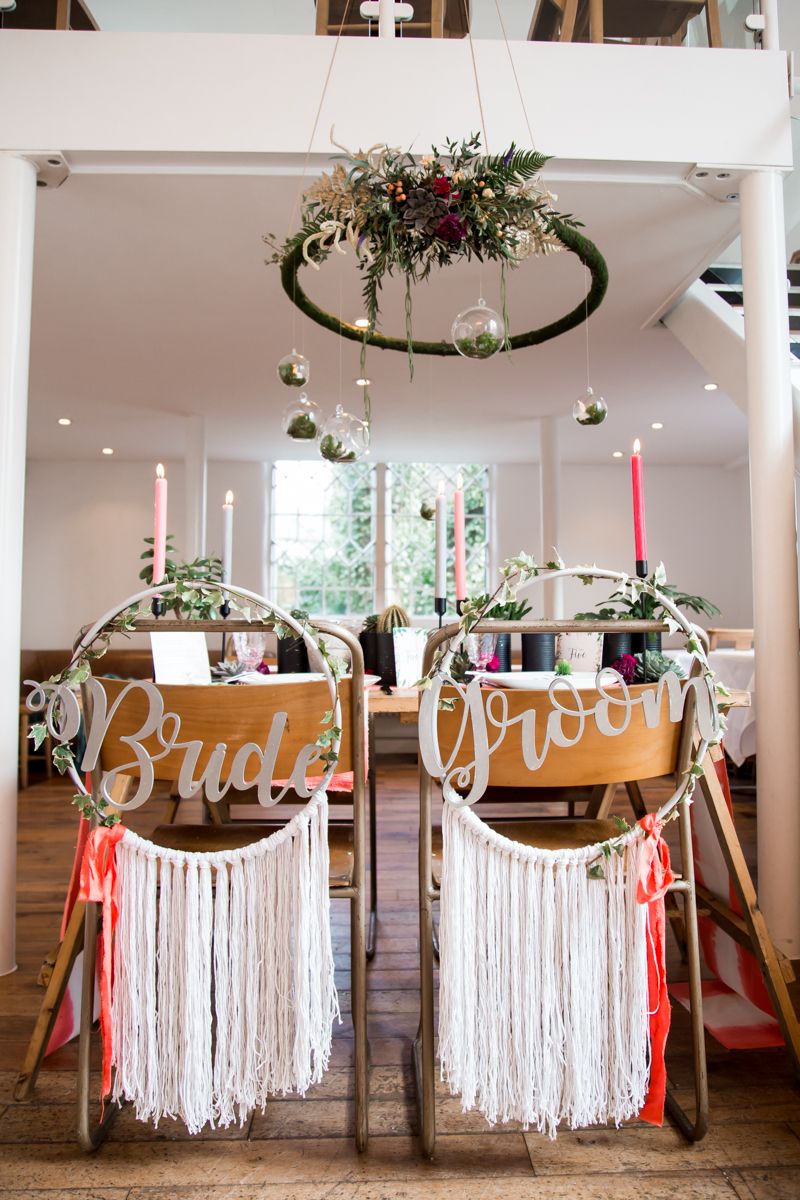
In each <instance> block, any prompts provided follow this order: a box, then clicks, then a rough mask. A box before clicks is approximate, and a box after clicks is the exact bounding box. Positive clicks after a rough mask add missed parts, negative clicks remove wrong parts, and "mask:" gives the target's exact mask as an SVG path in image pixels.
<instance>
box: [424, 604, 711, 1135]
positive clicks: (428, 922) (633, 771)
mask: <svg viewBox="0 0 800 1200" xmlns="http://www.w3.org/2000/svg"><path fill="white" fill-rule="evenodd" d="M628 624H629V623H625V627H627V626H628ZM650 624H653V623H650ZM635 625H636V628H637V629H641V628H642V623H641V622H637V623H635ZM499 627H500V626H499V625H498V623H497V622H491V629H492V631H494V630H496V629H498V628H499ZM502 627H503V629H504V630H505V629H507V630H508V631H509V632H530V631H531V630H532V629H534V628H535V629H536V630H537V631H541V630H543V629H546V628H547V625H546V623H543V622H537V623H536V624H535V626H534V625H531V623H530V622H503V623H502ZM622 627H623V626H621V625H620V624H619V623H618V624H617V626H616V628H618V629H620V628H622ZM653 627H655V626H653ZM476 628H477V629H478V630H481V629H482V628H483V627H482V626H480V625H479V626H477V627H476ZM485 628H486V630H487V631H488V630H489V625H488V624H487V625H486V626H485ZM551 628H553V626H551ZM559 628H561V629H563V628H564V623H563V622H562V623H561V624H560V626H559ZM457 629H458V627H457V626H450V627H449V628H445V629H443V630H440V631H437V632H436V633H434V634H433V635H432V636H431V638H430V640H429V642H428V647H427V651H426V668H425V669H426V670H427V669H429V668H430V665H431V663H432V662H433V655H434V652H435V650H436V649H437V647H438V646H439V645H440V644H441V643H442V642H444V641H446V640H447V639H448V638H451V637H453V636H454V634H455V633H456V632H457ZM654 686H655V685H653V684H646V685H635V686H632V687H631V689H630V690H631V694H632V695H633V696H637V695H640V694H641V693H642V691H644V690H646V689H648V688H652V687H654ZM489 694H490V693H489V691H488V690H484V694H483V699H484V704H485V702H486V698H487V697H488V695H489ZM506 694H507V699H508V706H509V719H513V716H515V715H517V714H519V713H520V712H523V711H527V710H531V709H533V710H535V711H536V712H537V714H542V716H541V717H540V718H539V722H538V723H537V728H541V722H543V721H544V720H546V714H547V713H549V712H550V711H551V709H552V705H551V702H550V700H549V697H548V695H547V693H546V692H526V691H517V690H511V691H508V692H507V693H506ZM443 695H445V693H443ZM581 695H582V697H585V701H586V705H587V707H588V706H589V705H591V704H593V702H594V699H595V698H596V693H593V692H585V693H584V692H582V693H581ZM687 708H689V715H687V718H686V720H685V721H684V724H683V725H679V724H673V723H671V722H670V721H669V720H668V719H667V716H666V709H665V708H664V709H662V719H661V721H660V722H659V724H658V725H657V726H656V727H655V728H653V729H650V728H648V727H647V726H646V725H645V723H644V718H643V713H642V709H641V708H640V707H637V708H635V709H634V710H633V712H632V715H631V721H630V724H629V726H628V728H627V729H626V730H625V732H623V733H621V734H619V735H618V736H615V737H607V736H603V735H602V734H601V733H600V732H599V731H598V729H597V728H596V726H595V724H594V721H593V719H591V718H589V719H588V720H587V723H586V728H585V731H584V733H583V737H582V738H581V740H580V741H579V742H578V743H577V744H576V745H574V746H572V747H571V748H568V749H562V748H559V747H557V746H551V747H550V750H549V753H548V755H547V757H546V758H545V760H544V762H543V764H542V766H541V767H540V768H539V769H538V770H537V771H534V772H531V771H529V770H528V769H527V768H526V767H525V765H524V763H523V761H522V754H521V743H520V727H519V726H518V725H517V726H512V727H511V728H509V730H508V732H507V733H506V736H505V738H504V740H503V742H502V743H501V745H500V747H499V748H498V749H496V750H495V752H494V754H493V755H492V756H491V758H490V765H489V789H488V790H487V795H489V796H490V798H491V800H493V801H494V800H496V799H497V798H498V796H502V794H503V793H506V794H507V795H508V798H509V800H511V801H512V802H513V803H518V802H520V801H521V800H523V799H524V800H527V801H530V800H531V799H534V800H535V799H536V794H537V793H538V792H542V791H543V790H546V789H551V788H553V787H558V788H563V787H573V786H580V785H586V784H591V785H593V787H595V788H596V789H597V791H596V793H595V796H596V799H595V802H594V803H593V804H592V805H591V806H590V809H591V816H590V817H589V818H588V819H587V818H584V819H579V820H571V819H560V820H547V819H535V818H532V817H531V815H530V813H528V814H527V815H523V816H522V817H519V818H518V817H515V818H513V819H510V820H508V821H507V822H504V823H503V824H502V827H500V824H499V822H497V821H495V820H494V819H490V820H488V824H489V825H490V826H492V827H493V828H494V827H497V828H498V829H499V831H500V832H502V833H503V834H504V835H505V836H506V837H509V838H511V839H512V840H514V841H517V842H521V843H523V844H525V845H531V846H537V847H544V848H547V849H568V848H579V847H584V846H590V845H593V844H595V843H597V842H601V841H605V840H607V839H608V838H611V837H614V836H616V835H617V833H618V830H617V827H616V825H615V824H614V823H613V822H612V821H610V820H608V819H607V818H608V811H609V808H610V805H611V801H612V798H613V793H614V790H615V789H616V787H617V785H618V784H620V783H623V784H625V785H626V787H627V789H628V793H629V796H630V798H631V802H632V804H633V806H634V810H635V812H636V815H637V817H639V816H641V815H644V812H645V811H646V810H645V807H644V802H643V799H642V795H641V791H640V790H639V781H640V780H642V779H650V778H654V777H657V776H665V775H670V774H673V773H676V774H679V773H683V772H685V770H686V769H687V766H688V761H689V754H690V751H691V724H692V722H691V706H690V705H688V706H687ZM461 715H462V714H461V712H459V711H458V706H457V708H456V710H455V711H452V712H447V711H442V712H441V713H440V714H439V745H440V747H441V751H442V755H443V757H444V758H447V755H448V750H449V749H450V750H451V749H452V746H453V745H454V744H455V743H454V739H455V737H456V734H457V731H458V725H459V723H460V720H461ZM564 724H565V733H566V735H567V736H571V735H572V734H573V733H574V730H575V728H577V724H576V722H573V721H571V720H570V719H569V718H566V719H565V722H564ZM570 725H572V726H573V728H572V729H571V728H570ZM473 757H474V754H473V751H472V738H471V734H469V733H468V734H467V735H466V736H465V737H464V741H463V743H462V746H461V750H460V751H459V755H458V758H457V759H456V760H455V762H454V763H453V764H452V765H453V766H455V765H457V764H458V763H460V762H464V763H469V762H470V761H471V760H472V758H473ZM432 795H433V780H432V778H431V776H430V775H429V774H428V773H427V771H426V770H425V768H424V766H423V765H421V766H420V841H419V888H420V893H419V895H420V974H421V1010H420V1025H419V1031H418V1034H417V1039H416V1041H415V1044H414V1066H415V1073H416V1077H417V1096H418V1103H419V1108H420V1127H421V1134H422V1148H423V1152H424V1153H425V1154H426V1155H427V1156H429V1157H430V1156H432V1155H433V1153H434V1150H435V1143H436V1116H435V1071H434V993H433V964H434V947H433V933H434V905H435V904H436V902H437V900H438V899H439V896H440V885H441V865H442V864H441V836H440V834H438V833H437V832H436V831H434V829H433V826H432ZM479 803H481V802H479ZM680 844H681V859H682V869H683V878H681V879H678V880H676V882H675V884H674V885H673V888H672V890H673V891H675V892H680V894H681V895H682V897H683V923H684V928H685V936H686V946H687V959H688V971H689V985H690V995H691V1019H692V1049H693V1056H694V1069H695V1099H696V1111H695V1115H694V1118H690V1117H688V1116H687V1114H686V1113H685V1112H684V1111H683V1110H682V1109H681V1108H680V1106H679V1105H678V1104H677V1102H676V1101H675V1099H674V1097H673V1096H671V1095H669V1094H668V1097H667V1106H668V1109H669V1111H670V1113H671V1115H672V1116H673V1118H674V1119H675V1121H676V1123H677V1124H678V1126H679V1128H680V1129H681V1131H682V1132H683V1133H684V1134H685V1136H686V1137H688V1138H689V1139H691V1140H693V1141H696V1140H699V1139H700V1138H702V1137H703V1136H704V1135H705V1133H706V1129H707V1121H708V1081H707V1076H706V1063H705V1041H704V1030H703V1016H702V992H701V976H700V958H699V942H698V933H697V907H696V898H695V889H694V867H693V858H692V844H691V825H690V817H689V808H688V806H687V805H686V804H685V803H682V804H681V805H680Z"/></svg>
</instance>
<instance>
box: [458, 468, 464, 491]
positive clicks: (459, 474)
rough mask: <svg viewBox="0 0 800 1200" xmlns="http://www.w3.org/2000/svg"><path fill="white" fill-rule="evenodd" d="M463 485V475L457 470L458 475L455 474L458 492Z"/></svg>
mask: <svg viewBox="0 0 800 1200" xmlns="http://www.w3.org/2000/svg"><path fill="white" fill-rule="evenodd" d="M463 486H464V476H463V475H462V474H461V472H460V471H459V473H458V475H457V476H456V489H457V490H458V491H459V492H460V491H461V489H462V488H463Z"/></svg>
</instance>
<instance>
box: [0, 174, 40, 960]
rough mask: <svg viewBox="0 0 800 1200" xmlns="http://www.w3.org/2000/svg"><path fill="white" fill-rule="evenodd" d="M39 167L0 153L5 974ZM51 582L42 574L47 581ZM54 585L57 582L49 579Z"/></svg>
mask: <svg viewBox="0 0 800 1200" xmlns="http://www.w3.org/2000/svg"><path fill="white" fill-rule="evenodd" d="M35 216H36V168H35V167H34V165H33V163H30V162H28V161H27V160H26V159H24V158H19V157H17V156H16V155H13V154H0V559H1V560H2V563H3V620H2V623H0V631H1V632H0V679H2V688H0V974H3V975H4V974H6V973H7V972H9V971H13V970H14V969H15V967H16V961H15V950H16V947H15V920H16V909H15V904H16V883H17V876H16V855H17V753H18V731H19V684H18V682H17V681H18V679H19V653H20V624H21V615H22V599H21V597H22V526H23V508H24V496H25V434H26V426H27V415H28V359H29V352H30V336H31V289H32V282H33V233H34V220H35ZM47 582H48V581H46V580H40V583H41V585H42V586H47ZM50 582H51V583H52V582H53V581H50Z"/></svg>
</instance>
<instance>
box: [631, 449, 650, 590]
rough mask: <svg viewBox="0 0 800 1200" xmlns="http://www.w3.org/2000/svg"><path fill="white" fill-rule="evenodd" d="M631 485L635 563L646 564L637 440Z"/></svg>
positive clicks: (642, 488)
mask: <svg viewBox="0 0 800 1200" xmlns="http://www.w3.org/2000/svg"><path fill="white" fill-rule="evenodd" d="M631 485H632V488H633V537H634V543H635V546H636V563H637V568H638V564H639V563H645V564H646V563H647V533H646V531H645V524H644V480H643V478H642V454H641V445H640V442H639V439H638V438H637V439H636V441H635V442H634V443H633V454H632V455H631Z"/></svg>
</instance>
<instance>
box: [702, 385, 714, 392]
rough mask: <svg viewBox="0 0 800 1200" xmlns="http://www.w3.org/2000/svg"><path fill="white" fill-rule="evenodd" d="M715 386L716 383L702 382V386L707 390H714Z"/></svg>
mask: <svg viewBox="0 0 800 1200" xmlns="http://www.w3.org/2000/svg"><path fill="white" fill-rule="evenodd" d="M717 387H718V384H716V383H704V384H703V388H704V390H705V391H707V392H715V391H716V390H717Z"/></svg>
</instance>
